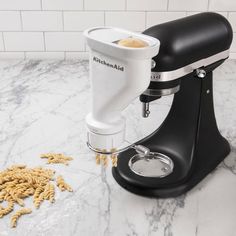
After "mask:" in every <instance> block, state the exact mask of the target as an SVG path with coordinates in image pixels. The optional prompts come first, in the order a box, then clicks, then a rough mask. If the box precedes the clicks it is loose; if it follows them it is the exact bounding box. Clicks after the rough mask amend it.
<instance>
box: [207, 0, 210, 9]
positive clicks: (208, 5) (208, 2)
mask: <svg viewBox="0 0 236 236" xmlns="http://www.w3.org/2000/svg"><path fill="white" fill-rule="evenodd" d="M209 8H210V0H208V1H207V11H209Z"/></svg>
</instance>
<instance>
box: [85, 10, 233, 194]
mask: <svg viewBox="0 0 236 236" xmlns="http://www.w3.org/2000/svg"><path fill="white" fill-rule="evenodd" d="M113 30H114V29H113ZM110 33H111V34H112V32H110ZM99 34H100V33H99ZM129 34H130V33H128V35H124V34H123V35H122V34H120V35H119V36H118V38H117V37H114V40H113V39H112V40H113V41H112V40H110V41H109V43H110V42H116V41H117V40H119V39H122V38H124V37H127V36H128V37H139V38H140V37H141V38H142V35H141V36H140V35H129ZM104 35H105V34H104ZM104 35H103V36H101V34H100V36H101V37H100V36H99V37H100V38H99V40H100V41H101V42H102V43H103V42H104V41H106V40H107V39H106V37H105V36H104ZM85 36H86V38H87V42H88V45H89V47H90V48H91V50H92V53H91V57H90V72H91V71H94V68H93V67H97V66H98V67H99V69H98V68H97V69H96V74H91V75H90V78H91V80H92V86H93V84H94V83H95V82H94V81H95V80H96V77H97V76H99V73H101V75H102V76H103V78H104V77H106V76H108V74H107V73H106V72H105V73H104V71H103V70H104V68H102V67H101V64H99V63H95V64H96V65H92V63H94V60H96V59H94V53H95V54H96V53H98V56H97V58H99V60H100V61H101V59H100V57H101V56H103V55H105V59H104V60H103V61H104V63H107V62H106V60H107V58H106V55H109V57H111V58H112V59H114V58H115V59H114V60H115V62H114V61H113V63H110V64H112V65H113V66H114V64H115V65H116V64H117V61H116V59H117V57H119V56H120V55H119V53H120V52H119V50H120V49H121V50H124V51H125V52H124V51H122V52H123V53H124V54H123V55H121V57H120V58H122V60H124V61H130V60H131V61H132V62H131V64H132V65H131V64H129V63H130V62H128V63H123V62H122V60H121V61H119V63H120V62H121V67H122V68H123V72H124V71H125V73H127V71H129V70H131V71H132V73H127V75H126V76H125V79H124V81H125V83H123V82H122V81H121V82H120V83H121V84H122V83H123V85H122V86H121V85H120V86H119V85H118V87H116V86H117V84H115V83H113V79H114V76H113V77H110V78H109V79H110V81H109V82H107V81H104V83H102V84H101V81H100V82H99V81H98V83H100V86H104V85H105V84H106V83H110V86H111V88H112V89H113V90H115V91H116V96H114V94H113V95H112V96H110V97H107V96H106V94H102V93H101V90H100V95H101V96H102V97H103V98H104V100H106V101H108V100H109V101H111V100H110V99H112V100H113V99H115V100H119V99H121V100H122V96H123V95H122V90H123V89H125V88H126V89H127V91H126V92H127V93H130V96H129V98H128V97H127V99H126V97H125V96H126V95H125V96H123V98H124V99H123V101H124V100H125V102H124V103H122V106H119V105H118V104H115V103H114V104H115V105H114V104H112V108H111V107H110V108H109V109H111V110H112V112H111V110H109V111H108V110H106V109H107V108H108V107H109V106H107V104H106V105H105V106H100V108H99V109H100V110H99V112H98V113H101V114H102V110H105V112H106V111H108V113H107V115H108V116H107V117H106V118H104V117H102V118H101V117H100V115H97V114H95V113H96V112H97V111H98V110H96V108H95V107H94V108H93V109H95V110H96V111H95V110H93V111H92V113H91V114H90V115H89V116H88V118H87V126H88V145H89V147H90V148H91V149H92V150H94V151H97V152H98V153H107V154H110V153H113V154H114V153H115V152H117V153H119V155H118V160H117V167H113V168H112V173H113V177H114V178H115V180H116V181H117V182H118V183H119V184H120V185H121V186H122V187H123V188H125V189H127V190H128V191H131V192H133V193H136V194H139V195H143V196H148V197H162V198H165V197H175V196H178V195H180V194H183V193H185V192H187V191H188V190H190V189H191V188H192V187H194V186H195V185H196V184H197V183H199V182H200V181H201V180H202V179H203V178H204V177H205V176H206V175H207V174H209V173H210V172H211V171H212V170H213V169H215V168H216V166H217V165H218V164H219V163H220V162H221V161H222V160H223V159H224V158H225V157H226V156H227V155H228V154H229V152H230V146H229V143H228V142H227V140H226V139H225V138H224V137H222V135H221V134H220V132H219V130H218V128H217V124H216V119H215V114H214V106H213V90H212V79H213V70H214V69H215V68H217V67H218V66H219V65H221V64H222V63H223V62H224V60H225V59H227V58H228V55H229V48H230V45H231V41H232V29H231V26H230V24H229V22H228V21H227V20H226V19H225V18H224V17H223V16H221V15H219V14H216V13H209V12H208V13H201V14H197V15H194V16H190V17H185V18H182V19H179V20H175V21H171V22H167V23H164V24H160V25H156V26H153V27H151V28H149V29H147V30H146V31H144V32H143V38H142V39H143V40H145V41H147V42H148V45H149V46H148V47H144V48H135V49H134V48H132V49H130V48H125V47H123V48H122V46H121V47H120V48H118V49H119V50H118V52H112V49H109V47H110V46H111V45H105V46H104V45H102V46H104V48H103V47H102V46H101V45H100V46H98V47H96V46H94V45H93V44H92V43H91V42H89V41H91V36H89V31H87V32H86V33H85ZM146 36H147V38H145V37H146ZM108 38H109V37H108ZM110 38H112V37H110ZM155 39H156V41H155ZM92 40H94V41H97V39H92ZM159 41H160V45H159ZM106 43H107V42H106ZM106 43H105V44H106ZM109 43H108V44H109ZM111 47H112V48H113V47H115V48H116V47H117V46H116V45H115V46H111ZM118 47H119V46H118ZM159 47H160V50H159V52H158V49H159ZM116 49H117V48H116ZM142 50H143V51H142ZM145 50H146V51H145ZM112 53H114V54H112ZM116 53H117V54H116ZM113 57H114V58H113ZM151 57H153V58H152V63H151ZM108 61H110V58H109V60H108ZM119 63H118V64H119ZM148 63H150V64H149V65H148ZM97 64H98V65H97ZM107 64H109V63H107ZM103 67H107V66H104V65H103ZM110 68H111V67H110ZM99 70H100V71H99ZM148 70H150V72H151V73H150V72H149V71H148ZM117 76H118V75H117ZM149 76H150V77H149ZM147 77H148V82H147V81H146V80H147ZM135 78H136V80H135ZM115 79H116V78H115ZM129 79H130V80H131V82H127V81H129ZM222 79H223V78H222ZM117 81H118V80H117ZM141 81H142V82H143V84H141ZM136 83H137V84H136ZM118 84H119V83H118ZM137 85H138V86H137ZM114 86H115V87H114ZM98 87H99V86H98ZM98 87H97V88H96V86H93V88H92V91H93V92H92V93H93V95H94V93H96V92H97V91H98V90H99V89H98ZM116 88H117V89H116ZM132 88H136V89H134V90H135V91H134V90H132ZM107 89H108V88H107ZM95 90H96V91H95ZM170 94H175V95H174V99H173V103H172V106H171V109H170V111H169V114H168V115H167V117H166V119H165V120H164V122H163V124H162V125H161V126H160V127H159V128H158V129H157V130H156V131H154V132H153V133H152V134H150V135H149V136H148V137H146V138H144V139H142V140H140V141H138V142H137V143H136V144H135V145H133V146H131V147H130V148H129V147H127V148H125V150H123V151H121V150H119V149H118V150H117V151H115V150H116V149H115V148H119V144H121V143H122V141H124V123H122V122H119V121H118V120H122V118H121V116H120V112H121V111H122V110H124V108H125V107H126V106H127V105H128V104H129V103H130V102H131V101H132V100H133V99H134V98H135V97H137V96H139V95H140V101H141V102H142V103H143V116H144V117H148V115H149V112H150V111H149V102H152V101H154V100H156V99H159V98H161V97H162V96H166V95H170ZM96 102H98V101H95V100H93V106H96V107H97V105H96ZM98 103H99V102H98ZM100 104H101V103H100ZM104 104H105V103H103V105H104ZM116 112H118V113H119V114H118V113H116ZM94 114H95V117H96V119H97V120H98V121H97V120H96V119H95V120H96V122H102V123H103V122H104V123H103V124H102V125H100V124H99V125H98V123H96V122H94V121H92V120H93V119H94ZM110 114H112V115H113V117H112V116H111V117H112V118H109V117H110ZM91 117H92V118H91ZM113 118H114V119H113ZM110 121H111V123H110ZM112 122H113V123H112ZM116 122H117V124H118V125H116ZM121 123H122V124H123V126H122V125H121ZM91 124H93V125H91ZM105 124H106V125H105ZM113 124H114V126H113ZM111 126H113V127H112V129H110V127H111ZM91 127H93V128H92V129H91ZM94 127H101V129H96V128H94ZM107 127H109V128H107ZM114 127H115V128H114ZM109 129H110V130H109ZM115 129H116V130H115ZM104 130H105V132H103V131H104ZM108 130H109V131H108ZM106 131H107V133H106ZM111 131H112V132H111ZM110 133H112V134H114V137H115V138H113V141H111V140H112V139H111V137H112V135H111V136H110V137H109V138H108V140H110V142H112V143H109V141H107V139H106V138H107V136H109V135H110ZM121 133H122V134H121ZM99 134H100V135H101V136H102V137H101V138H100V137H99V136H96V135H99ZM117 134H119V135H117ZM95 136H96V137H95ZM103 136H104V137H103ZM121 136H122V137H121ZM104 139H106V140H105V141H104ZM116 144H117V145H116ZM137 149H138V152H137ZM139 149H141V151H140V150H139Z"/></svg>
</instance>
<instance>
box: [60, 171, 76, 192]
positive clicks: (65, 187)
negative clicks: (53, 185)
mask: <svg viewBox="0 0 236 236" xmlns="http://www.w3.org/2000/svg"><path fill="white" fill-rule="evenodd" d="M57 186H58V188H59V189H60V190H61V191H65V190H67V191H69V192H73V189H72V188H71V187H70V185H69V184H67V183H66V182H65V180H64V179H63V177H62V176H61V175H59V176H58V177H57Z"/></svg>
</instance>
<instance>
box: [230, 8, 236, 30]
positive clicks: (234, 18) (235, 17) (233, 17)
mask: <svg viewBox="0 0 236 236" xmlns="http://www.w3.org/2000/svg"><path fill="white" fill-rule="evenodd" d="M229 21H230V23H231V25H232V28H233V31H234V32H236V12H230V13H229Z"/></svg>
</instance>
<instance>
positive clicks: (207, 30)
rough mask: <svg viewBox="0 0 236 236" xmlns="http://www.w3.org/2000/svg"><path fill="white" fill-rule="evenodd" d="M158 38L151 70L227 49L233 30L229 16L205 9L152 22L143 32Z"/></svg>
mask: <svg viewBox="0 0 236 236" xmlns="http://www.w3.org/2000/svg"><path fill="white" fill-rule="evenodd" d="M143 33H144V34H147V35H150V36H153V37H154V38H157V39H159V40H160V43H161V44H160V51H159V53H158V55H157V56H156V57H154V58H153V59H154V60H155V62H156V66H155V68H153V69H152V71H159V72H160V71H172V70H176V69H178V68H181V67H184V66H186V65H188V64H191V63H193V62H196V61H199V60H201V59H203V58H207V57H210V56H212V55H215V54H217V53H219V52H222V51H225V50H227V49H229V47H230V45H231V42H232V37H233V31H232V27H231V25H230V23H229V22H228V20H227V19H226V18H225V17H224V16H222V15H220V14H218V13H213V12H204V13H200V14H196V15H193V16H188V17H185V18H182V19H179V20H174V21H170V22H167V23H163V24H160V25H155V26H153V27H151V28H149V29H147V30H145V31H144V32H143Z"/></svg>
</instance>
